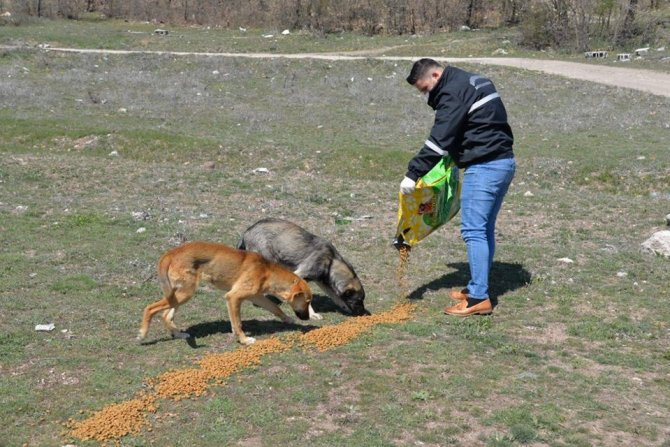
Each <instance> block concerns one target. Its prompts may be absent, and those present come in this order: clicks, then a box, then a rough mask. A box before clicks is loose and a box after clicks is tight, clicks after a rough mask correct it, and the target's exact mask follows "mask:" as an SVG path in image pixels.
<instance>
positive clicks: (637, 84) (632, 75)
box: [5, 47, 670, 97]
mask: <svg viewBox="0 0 670 447" xmlns="http://www.w3.org/2000/svg"><path fill="white" fill-rule="evenodd" d="M5 48H7V47H5ZM388 49H389V48H383V49H380V50H374V49H373V50H367V51H365V52H363V51H356V52H344V53H297V54H273V53H202V52H182V51H133V50H100V49H77V48H48V49H46V50H45V51H60V52H70V53H107V54H168V55H173V56H206V57H246V58H252V59H271V58H286V59H321V60H332V61H335V60H365V59H375V60H386V61H414V60H416V59H417V58H418V57H410V56H406V57H405V56H377V54H379V53H380V52H382V51H386V50H388ZM435 59H437V60H441V61H446V62H448V63H454V64H458V63H466V62H467V63H477V64H483V65H504V66H509V67H517V68H523V69H526V70H533V71H541V72H544V73H549V74H553V75H559V76H565V77H567V78H572V79H580V80H583V81H589V82H597V83H601V84H607V85H612V86H615V87H621V88H629V89H633V90H639V91H643V92H647V93H651V94H654V95H659V96H665V97H670V74H668V73H662V72H658V71H653V70H642V69H636V68H627V67H611V66H605V65H595V64H587V63H579V62H565V61H555V60H541V59H524V58H515V57H500V58H494V57H471V58H444V57H437V58H435Z"/></svg>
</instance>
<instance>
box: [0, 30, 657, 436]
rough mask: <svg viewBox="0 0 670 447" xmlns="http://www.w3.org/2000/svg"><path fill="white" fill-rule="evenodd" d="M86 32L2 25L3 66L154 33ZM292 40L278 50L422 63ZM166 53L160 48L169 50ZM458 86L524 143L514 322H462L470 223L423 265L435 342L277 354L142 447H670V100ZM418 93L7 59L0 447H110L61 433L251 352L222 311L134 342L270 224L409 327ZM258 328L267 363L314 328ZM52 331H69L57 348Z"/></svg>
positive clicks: (224, 72) (329, 42) (425, 124)
mask: <svg viewBox="0 0 670 447" xmlns="http://www.w3.org/2000/svg"><path fill="white" fill-rule="evenodd" d="M88 26H89V25H87V22H85V21H84V22H81V23H76V24H73V23H72V22H50V21H44V22H42V21H36V22H31V23H29V24H27V25H26V26H25V27H24V26H21V27H12V28H9V27H0V42H3V43H12V42H16V41H19V40H23V41H26V42H28V41H30V42H33V43H41V42H43V41H47V40H49V41H51V42H52V44H55V43H57V42H58V41H59V40H60V41H61V43H62V44H67V45H78V46H82V47H96V46H105V47H110V48H124V45H125V47H133V48H140V46H139V44H138V41H137V39H141V37H139V36H141V35H134V34H131V33H127V29H131V28H132V29H137V30H141V29H145V30H148V31H150V30H152V29H153V27H152V26H150V25H139V24H122V23H120V22H107V21H105V22H99V23H96V26H98V27H99V28H96V29H98V30H99V33H97V34H94V33H91V32H90V27H88ZM179 33H184V34H185V33H192V35H190V37H189V38H188V39H181V38H180V39H177V38H175V39H171V40H163V41H161V42H162V43H160V45H164V46H165V47H166V48H167V47H169V48H174V49H180V50H185V49H190V50H195V51H201V50H204V49H216V48H217V46H219V47H220V48H219V49H220V50H222V51H223V50H226V51H229V50H231V48H229V47H226V46H227V45H231V44H230V43H229V42H228V40H229V39H226V38H225V37H226V36H228V37H230V36H232V34H234V32H230V31H221V30H211V32H209V33H207V34H204V33H203V30H198V29H196V28H188V29H186V28H185V29H183V30H179V31H176V32H175V34H179ZM226 33H229V34H226ZM296 34H297V33H296ZM48 36H53V37H51V38H50V39H53V40H50V39H47V37H48ZM196 36H200V37H199V38H200V39H201V40H197V39H196ZM469 36H471V35H464V36H461V35H460V34H459V35H444V36H441V38H444V39H461V38H462V39H464V40H467V38H468V37H469ZM175 37H176V36H175ZM290 37H291V39H292V43H290V45H288V42H284V41H278V42H280V43H277V45H278V46H277V49H276V51H301V49H302V48H304V49H305V50H307V51H340V50H346V49H361V48H374V47H387V46H393V45H397V44H399V42H400V40H399V39H400V38H395V37H393V38H391V37H389V38H380V37H377V38H374V39H373V38H368V37H358V36H352V35H343V36H340V37H342V39H341V40H338V39H339V37H337V38H336V36H328V37H324V38H316V37H313V36H309V35H294V34H292V35H291V36H290ZM143 38H145V39H148V40H147V43H146V44H145V45H144V47H141V48H150V49H159V48H160V46H159V43H158V42H154V40H153V39H154V38H153V36H149V35H146V36H144V37H143ZM437 38H438V37H431V38H425V39H437ZM30 39H32V40H30ZM68 39H69V40H68ZM133 39H135V40H133ZM347 39H348V40H347ZM403 39H409V38H407V37H404V38H403ZM416 39H419V38H416ZM420 39H424V38H420ZM287 41H288V39H287ZM424 42H425V40H424ZM285 43H286V45H287V46H282V45H284V44H285ZM247 44H248V47H243V46H240V51H242V49H254V50H258V51H268V49H267V47H266V46H265V45H268V44H267V43H264V42H263V41H261V40H260V39H256V40H253V39H251V38H250V39H249V41H248V42H247ZM247 44H245V45H247ZM239 45H241V44H239ZM459 45H460V44H459ZM462 45H463V48H464V49H463V51H466V50H465V49H466V48H468V49H472V48H477V46H478V45H482V43H481V42H480V41H473V42H470V43H467V42H465V41H464V42H463V43H462ZM172 46H173V47H172ZM437 48H438V47H437V41H435V46H434V47H425V48H424V49H428V50H430V51H431V52H433V50H437ZM394 51H395V50H394ZM397 51H401V49H398V50H397ZM409 51H410V50H408V52H409ZM412 51H414V50H412ZM407 54H409V53H407ZM417 54H418V50H417ZM421 54H424V53H423V50H422V51H421ZM435 54H439V53H438V52H437V51H435ZM463 67H464V68H466V69H472V70H479V71H482V72H483V73H485V74H487V75H489V76H491V77H492V78H493V79H494V81H495V82H496V85H497V86H498V88H499V90H500V92H501V94H502V96H503V98H504V100H505V103H506V105H507V108H508V113H509V115H510V121H511V123H512V126H513V129H514V132H515V137H516V147H515V151H516V154H517V159H518V171H517V175H516V177H515V180H514V183H513V186H512V188H511V189H510V192H509V194H508V196H507V199H506V202H505V205H504V207H503V210H502V213H501V216H500V219H499V224H498V230H499V234H498V252H497V259H496V262H495V263H494V266H493V272H492V284H491V286H492V294H493V295H494V297H495V298H496V299H497V302H498V306H497V308H496V310H495V312H494V314H493V315H492V316H488V317H482V318H470V319H465V320H456V319H451V318H447V317H445V316H444V315H443V314H442V309H443V308H444V307H445V306H446V305H447V304H449V299H448V297H447V294H446V291H447V290H448V289H449V288H452V287H454V288H455V287H462V286H463V285H464V284H465V282H466V281H467V278H468V271H467V257H466V254H465V248H464V244H463V242H462V241H461V240H460V236H459V232H458V224H459V220H458V217H457V218H456V219H454V221H453V222H450V223H448V224H447V225H446V226H445V227H444V228H442V229H441V230H439V231H437V232H436V233H434V234H433V235H431V236H430V237H429V238H428V239H426V240H425V241H423V242H422V243H421V244H420V245H419V246H418V247H417V248H416V249H415V250H414V251H413V253H412V258H411V260H410V265H409V269H408V281H409V285H410V291H411V296H412V298H413V299H414V300H415V302H416V303H417V306H418V307H417V312H416V314H415V317H414V319H413V320H412V321H410V322H408V323H406V324H401V325H383V326H379V327H376V328H375V329H374V330H373V331H371V332H369V333H366V334H364V335H362V336H361V337H359V338H358V339H356V340H354V341H353V342H352V343H350V344H348V345H346V346H342V347H340V348H337V349H335V350H332V351H329V352H326V353H318V352H315V351H308V352H302V351H300V350H297V349H296V350H292V351H290V352H287V353H283V354H281V355H273V356H269V357H265V358H264V359H263V363H262V365H260V366H259V367H257V368H253V369H249V370H245V371H243V372H241V373H240V374H239V375H236V376H233V377H231V378H230V380H229V381H228V383H227V384H225V385H223V386H214V387H212V388H211V389H210V392H209V393H207V394H206V395H205V396H203V397H201V398H196V399H191V400H186V401H180V402H173V401H160V402H159V406H160V408H159V411H158V412H157V413H156V415H151V416H150V422H151V424H152V430H151V431H142V432H141V433H139V434H136V435H132V436H127V437H125V438H123V439H122V440H121V443H122V445H137V446H145V445H253V446H264V445H268V446H269V445H290V444H294V445H307V444H309V445H314V446H317V447H318V446H337V445H365V446H375V445H379V446H388V445H416V443H417V442H422V443H424V444H425V445H430V446H442V445H487V446H519V445H549V446H591V445H607V446H610V445H612V446H614V445H644V446H658V445H667V443H668V441H669V439H670V432H669V431H668V428H667V421H666V419H667V408H668V406H669V404H670V400H669V398H668V396H669V395H670V381H669V380H668V376H667V370H668V364H669V362H670V344H669V343H668V331H669V329H670V328H669V326H668V321H670V313H669V312H670V311H668V309H667V306H665V305H664V300H665V299H666V298H667V297H668V296H669V295H670V289H669V286H668V284H670V265H669V264H668V261H667V260H666V259H663V258H660V257H652V256H646V255H644V254H642V253H641V252H640V243H641V242H642V241H644V240H645V239H646V238H647V237H649V236H650V235H651V234H652V233H653V232H654V231H658V230H659V229H662V228H663V226H664V222H663V217H664V216H665V214H667V213H668V209H667V208H668V204H670V184H668V181H667V179H668V178H669V176H670V171H668V166H670V153H669V152H668V150H667V128H668V125H669V124H670V123H669V122H668V118H667V117H668V116H670V113H668V112H670V102H669V100H668V99H665V98H659V97H654V96H651V95H647V94H643V93H636V92H632V91H627V90H622V89H612V88H609V87H605V86H600V85H595V84H588V83H578V82H570V83H567V82H566V80H565V79H564V78H557V77H551V76H547V75H541V74H537V73H533V72H529V71H521V70H512V69H507V68H500V67H482V66H469V65H463ZM408 69H409V63H393V62H380V61H372V60H360V61H349V62H323V61H315V60H308V61H295V60H270V61H266V60H247V59H235V58H226V59H212V58H201V57H178V58H177V57H168V56H159V55H133V56H114V55H109V56H97V55H96V56H93V55H65V54H56V53H41V52H35V51H33V50H16V51H3V52H2V53H0V78H1V79H3V83H2V85H0V92H1V93H2V98H3V102H2V106H0V126H1V127H2V129H3V135H2V138H0V153H1V155H2V156H1V157H0V242H2V244H1V245H0V247H1V248H0V278H1V279H2V287H1V288H0V334H2V335H0V417H2V419H3V420H4V421H5V426H4V429H3V435H2V440H0V445H7V446H14V445H22V444H23V443H28V444H29V445H31V446H32V445H35V446H51V445H65V444H67V443H68V442H72V441H74V443H75V444H76V445H95V443H93V442H79V441H78V440H72V439H69V438H68V436H67V435H63V434H61V432H62V430H63V427H62V425H61V423H62V422H64V421H66V420H67V419H68V418H70V417H74V418H76V419H82V418H84V417H86V415H89V414H91V413H92V412H94V411H96V410H98V409H100V408H102V407H103V406H105V405H107V404H110V403H114V402H119V401H123V400H126V399H129V398H130V397H132V396H133V395H134V394H135V393H136V392H137V391H139V390H141V389H142V388H143V383H145V380H146V379H147V378H150V377H155V376H158V375H160V374H162V373H164V372H166V371H167V370H169V369H172V368H179V367H192V366H193V365H194V364H195V363H196V362H197V361H198V360H199V359H200V358H202V357H203V356H204V355H207V354H208V353H215V352H220V351H225V350H232V349H237V345H236V343H235V342H234V341H233V340H232V339H231V337H230V335H229V333H228V331H229V330H230V327H229V324H228V316H227V313H226V310H225V306H224V304H223V302H222V298H221V294H220V293H219V292H217V291H214V290H212V289H211V288H203V289H202V290H200V291H199V293H198V294H197V296H196V298H195V299H194V300H193V302H191V303H189V305H188V306H185V307H184V308H183V309H182V310H180V312H179V314H178V315H177V323H178V324H179V325H180V326H181V327H183V328H186V329H189V328H190V330H191V331H192V332H193V333H197V334H198V337H197V347H196V348H195V349H194V348H192V347H190V346H189V345H188V344H186V343H183V342H181V341H178V340H175V341H173V340H170V339H169V337H168V336H167V334H166V333H165V332H164V330H163V329H162V328H161V327H160V324H159V323H158V322H157V321H156V322H154V325H152V328H151V330H150V332H149V336H148V337H149V338H148V341H149V343H148V344H146V345H140V344H137V343H136V342H135V340H134V337H135V335H136V332H137V329H138V325H139V320H140V316H141V312H142V309H143V308H144V306H146V305H147V304H148V303H150V302H151V301H153V300H156V299H157V298H158V295H159V287H158V285H157V283H156V281H155V273H154V270H155V267H154V266H155V262H156V261H157V259H158V257H159V256H160V254H161V253H162V252H164V251H165V250H167V249H168V248H170V247H172V246H173V245H175V244H176V243H177V241H179V240H181V238H182V237H186V238H187V239H189V240H193V239H206V240H215V241H220V242H224V243H228V244H231V245H234V244H236V242H237V240H238V238H239V235H240V234H241V233H242V231H244V229H245V228H246V227H247V226H248V225H250V224H251V223H253V222H254V221H256V220H257V219H259V218H261V217H265V216H270V215H272V216H279V217H285V218H288V219H290V220H293V221H295V222H298V223H300V224H301V225H303V226H305V227H306V228H308V229H310V230H312V231H313V232H316V233H318V234H321V235H322V236H324V237H326V238H328V239H330V240H332V241H333V242H334V244H335V245H336V246H337V247H338V249H339V250H340V252H342V253H343V254H344V255H345V257H346V258H347V259H348V260H349V261H350V262H351V263H352V264H353V265H354V266H355V267H356V270H357V272H358V273H359V275H360V276H361V279H362V281H363V283H364V285H365V289H366V292H367V298H366V303H367V304H366V305H367V307H368V308H369V309H370V310H371V311H372V312H380V311H384V310H387V309H389V308H390V307H391V306H392V304H393V303H395V301H396V299H397V287H396V280H395V277H394V275H395V269H396V266H397V262H398V259H397V254H396V253H395V251H394V249H393V248H392V247H391V245H390V242H391V239H392V237H393V235H394V231H395V222H396V221H395V219H396V207H397V203H396V200H397V187H398V183H399V181H400V179H401V178H402V175H403V174H404V169H405V166H406V163H407V161H408V160H409V158H410V157H411V156H412V154H413V153H414V152H415V151H416V150H418V149H419V146H420V145H421V143H422V141H423V140H424V139H425V135H426V133H427V132H428V130H429V128H430V125H431V123H432V113H431V111H430V110H429V109H428V108H427V107H426V106H425V105H424V104H422V102H421V100H420V98H419V97H418V95H417V94H415V93H414V92H413V91H412V90H411V89H410V88H409V87H408V86H407V85H406V83H405V82H404V79H403V75H404V73H406V72H407V70H408ZM215 71H216V72H218V74H214V72H215ZM368 78H371V79H372V81H368ZM121 109H124V110H121ZM114 151H116V152H115V153H116V154H117V155H111V154H112V153H113V152H114ZM258 167H266V168H268V169H269V171H270V172H269V174H258V173H254V169H256V168H258ZM526 192H531V193H532V196H531V195H527V194H526ZM133 213H142V214H141V215H142V216H145V217H143V218H137V217H134V215H133ZM363 216H370V218H365V219H358V218H361V217H363ZM347 218H349V219H347ZM140 228H144V229H145V231H144V232H138V230H139V229H140ZM563 257H569V258H571V259H572V260H574V263H572V264H566V263H562V262H559V261H558V259H559V258H563ZM620 272H625V275H618V273H620ZM315 290H316V289H315ZM319 301H320V303H319ZM316 304H317V305H320V306H322V308H321V309H317V310H320V311H321V312H322V314H323V315H324V316H325V319H324V320H323V321H322V322H316V323H314V324H316V325H320V324H335V323H337V322H340V321H343V320H344V319H345V318H346V317H345V316H343V315H341V314H339V313H337V312H335V311H333V310H332V308H330V307H329V306H327V304H328V300H327V299H325V298H323V297H321V298H320V300H318V301H317V303H316ZM317 307H318V306H317ZM243 320H244V321H245V322H246V325H247V326H248V327H250V328H251V331H250V335H252V336H255V337H257V338H264V337H267V336H269V335H271V334H274V333H275V331H277V330H279V331H280V333H286V332H290V331H291V330H292V329H291V327H287V326H284V325H281V324H278V323H275V322H274V321H272V320H271V319H269V318H268V316H267V314H266V313H264V312H263V311H262V310H259V309H256V308H254V307H252V306H246V307H243ZM48 322H53V323H54V324H55V326H56V329H55V330H54V331H53V332H49V333H44V332H36V331H34V327H35V325H36V324H40V323H48ZM278 328H279V329H278Z"/></svg>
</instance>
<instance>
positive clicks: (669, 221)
mask: <svg viewBox="0 0 670 447" xmlns="http://www.w3.org/2000/svg"><path fill="white" fill-rule="evenodd" d="M665 224H666V225H670V214H666V215H665Z"/></svg>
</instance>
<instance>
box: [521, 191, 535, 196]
mask: <svg viewBox="0 0 670 447" xmlns="http://www.w3.org/2000/svg"><path fill="white" fill-rule="evenodd" d="M534 195H535V194H533V193H532V192H530V191H526V192H524V193H523V196H524V197H533V196H534Z"/></svg>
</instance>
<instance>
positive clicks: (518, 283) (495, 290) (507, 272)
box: [408, 262, 531, 306]
mask: <svg viewBox="0 0 670 447" xmlns="http://www.w3.org/2000/svg"><path fill="white" fill-rule="evenodd" d="M448 267H450V268H452V269H454V270H455V271H453V272H451V273H446V274H444V275H442V276H441V277H439V278H436V279H434V280H432V281H430V282H429V283H426V284H424V285H422V286H420V287H418V288H417V289H415V290H414V291H412V292H411V293H410V294H409V297H408V298H409V299H411V300H420V299H423V295H424V294H425V293H426V292H428V291H435V290H441V289H451V288H463V287H465V285H466V284H467V283H468V281H469V280H470V267H469V266H468V264H467V263H465V262H454V263H451V264H448ZM530 280H531V275H530V273H529V272H528V270H526V269H525V268H523V266H522V265H521V264H516V263H514V264H511V263H507V262H494V263H493V265H492V266H491V272H490V275H489V298H490V299H491V304H493V306H496V305H497V304H498V297H499V296H500V295H503V294H505V293H507V292H511V291H514V290H517V289H520V288H521V287H524V286H526V285H528V284H529V283H530Z"/></svg>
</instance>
